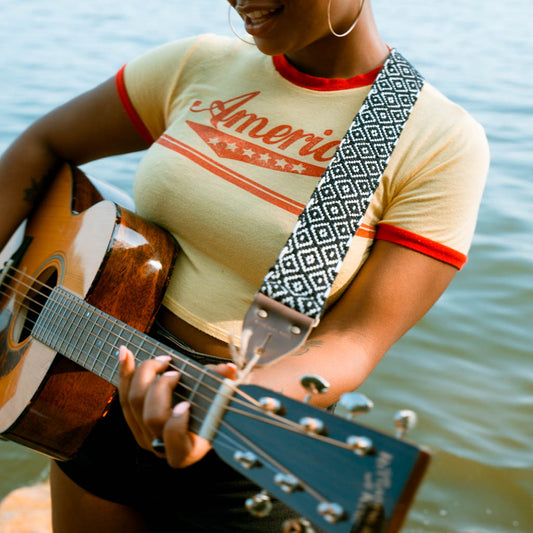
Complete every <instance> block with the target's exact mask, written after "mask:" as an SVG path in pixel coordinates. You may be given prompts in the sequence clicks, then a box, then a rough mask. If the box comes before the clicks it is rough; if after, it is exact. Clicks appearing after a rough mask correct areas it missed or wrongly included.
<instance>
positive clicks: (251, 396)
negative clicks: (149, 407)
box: [0, 165, 430, 533]
mask: <svg viewBox="0 0 533 533" xmlns="http://www.w3.org/2000/svg"><path fill="white" fill-rule="evenodd" d="M176 254H177V247H176V244H175V241H174V240H173V238H172V237H171V236H170V235H169V234H168V233H166V232H165V231H163V230H162V229H160V228H159V227H157V226H156V225H154V224H152V223H150V222H148V221H146V220H144V219H142V218H141V217H139V216H138V215H136V214H134V213H133V212H131V211H129V210H128V209H125V208H123V207H120V206H119V205H117V204H115V203H113V202H111V201H107V200H103V198H102V196H101V195H100V193H99V192H98V190H97V189H96V188H95V187H94V186H93V185H92V183H91V182H90V180H89V179H88V178H87V177H86V176H85V175H84V174H83V173H82V172H81V171H80V170H79V169H77V168H74V167H71V166H68V165H65V166H64V167H63V168H61V170H60V171H59V172H58V173H57V176H56V178H55V179H54V181H53V183H52V185H51V187H50V189H49V190H48V191H47V193H46V195H45V197H44V198H43V199H42V201H41V202H40V203H39V205H38V207H37V209H36V210H35V211H34V212H33V213H32V215H31V216H30V218H29V219H28V220H27V224H26V228H25V232H24V235H23V237H22V239H21V243H20V246H19V247H18V249H17V251H16V252H15V253H13V254H12V255H11V257H10V258H9V259H8V260H7V261H6V262H5V264H4V265H3V268H2V270H1V272H0V434H1V436H2V437H3V438H5V439H9V440H12V441H14V442H18V443H20V444H22V445H24V446H27V447H29V448H32V449H33V450H37V451H39V452H41V453H44V454H46V455H49V456H51V457H53V458H56V459H59V460H65V459H69V458H71V457H73V456H74V455H75V454H76V452H77V450H78V449H79V448H80V446H81V444H82V443H83V441H84V440H85V439H86V437H87V436H88V434H89V433H90V432H91V430H92V429H93V427H94V425H95V424H96V423H97V422H98V420H100V419H101V418H102V417H103V416H105V414H106V412H107V410H108V409H109V406H110V404H111V402H113V401H114V400H115V396H116V385H117V382H118V370H117V367H118V357H117V355H118V347H119V346H120V345H122V344H126V345H127V346H128V347H130V349H131V350H132V351H133V353H134V354H135V357H136V359H137V360H138V361H142V360H145V359H147V358H151V357H154V356H157V355H163V354H165V355H171V357H172V358H173V363H172V366H173V367H175V368H177V369H178V370H179V372H180V373H181V379H180V384H179V386H178V387H177V389H176V390H175V393H174V394H175V400H176V401H179V400H183V399H186V400H188V401H189V402H190V403H191V422H190V426H191V427H190V429H191V430H192V431H194V432H196V433H199V434H202V435H206V436H207V437H208V438H209V439H210V440H211V442H212V444H213V447H214V449H215V451H216V452H217V453H218V454H219V455H220V457H221V458H222V459H223V460H224V461H226V462H227V463H228V464H230V465H231V466H232V467H233V468H235V469H236V470H238V471H239V472H241V473H242V474H243V475H245V476H247V477H248V478H250V479H251V480H252V481H254V482H255V483H257V484H258V485H259V486H260V487H262V488H263V489H264V491H262V492H260V493H259V494H258V495H257V496H256V497H255V498H251V499H250V500H249V501H247V502H246V505H247V507H248V508H249V510H250V512H251V513H252V514H253V515H255V516H261V515H262V514H264V513H265V512H268V507H269V500H268V495H267V493H268V494H271V495H273V496H275V497H277V498H279V499H280V500H282V501H284V502H286V503H287V504H288V505H289V506H290V507H292V508H293V509H294V510H295V511H296V512H297V513H298V514H299V515H302V517H305V518H295V519H294V520H293V521H289V523H287V524H286V525H285V526H284V527H285V528H286V531H308V532H311V531H315V528H318V530H320V531H327V532H345V533H348V532H350V531H352V532H356V531H357V532H378V531H379V532H394V531H399V529H400V528H401V525H402V523H403V521H404V518H405V516H406V513H407V511H408V509H409V506H410V504H411V503H412V500H413V498H414V495H415V493H416V490H417V488H418V486H419V484H420V482H421V480H422V477H423V474H424V472H425V470H426V468H427V465H428V462H429V458H430V456H429V453H428V452H427V451H426V450H424V449H421V448H419V447H417V446H415V445H413V444H410V443H408V442H405V441H404V440H400V439H398V438H395V437H392V436H388V435H385V434H383V433H381V432H378V431H375V430H373V429H370V428H367V427H365V426H362V425H360V424H358V423H355V422H353V421H351V420H346V419H344V418H341V417H339V416H336V415H333V414H331V413H328V412H326V411H323V410H321V409H317V408H314V407H311V406H310V405H308V404H305V403H301V402H297V401H295V400H292V399H289V398H287V397H284V396H283V395H281V394H278V393H275V392H273V391H270V390H268V389H265V388H262V387H258V386H252V385H242V386H239V387H235V386H234V385H233V384H232V383H230V382H228V380H223V379H222V378H221V377H220V376H218V375H217V374H214V373H212V372H210V371H208V370H207V369H206V368H205V367H203V366H202V365H200V364H198V363H196V362H195V361H193V360H190V359H188V358H187V357H186V356H184V355H183V354H181V353H179V352H178V351H176V350H171V349H170V348H168V347H167V346H165V345H164V344H162V343H161V342H158V341H156V340H154V339H152V338H150V337H149V336H148V335H147V333H146V332H147V331H149V329H150V326H151V324H152V322H153V320H154V318H155V315H156V313H157V311H158V308H159V305H160V302H161V299H162V296H163V294H164V291H165V288H166V286H167V283H168V279H169V277H170V274H171V271H172V266H173V263H174V260H175V257H176Z"/></svg>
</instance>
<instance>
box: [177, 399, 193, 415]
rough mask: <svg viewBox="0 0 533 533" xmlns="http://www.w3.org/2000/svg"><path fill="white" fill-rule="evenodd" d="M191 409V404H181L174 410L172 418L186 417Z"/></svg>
mask: <svg viewBox="0 0 533 533" xmlns="http://www.w3.org/2000/svg"><path fill="white" fill-rule="evenodd" d="M190 408H191V404H190V403H189V402H180V403H178V404H176V405H175V406H174V409H172V416H181V415H184V414H185V413H186V412H187V411H188V410H189V409H190Z"/></svg>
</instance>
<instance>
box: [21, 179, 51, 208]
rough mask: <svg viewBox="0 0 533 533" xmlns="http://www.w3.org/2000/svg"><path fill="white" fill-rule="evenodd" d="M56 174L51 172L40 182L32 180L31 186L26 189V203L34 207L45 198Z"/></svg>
mask: <svg viewBox="0 0 533 533" xmlns="http://www.w3.org/2000/svg"><path fill="white" fill-rule="evenodd" d="M54 174H55V172H54V171H50V172H48V173H47V174H45V175H44V176H43V177H42V178H41V179H40V180H36V179H35V178H31V185H30V186H29V187H28V188H27V189H24V201H25V202H27V203H29V204H30V205H32V206H33V205H36V204H37V203H38V202H39V200H40V199H41V197H42V196H43V194H44V192H45V190H46V187H47V186H48V184H49V183H50V181H51V179H52V177H53V176H54Z"/></svg>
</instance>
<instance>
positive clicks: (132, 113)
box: [115, 65, 154, 145]
mask: <svg viewBox="0 0 533 533" xmlns="http://www.w3.org/2000/svg"><path fill="white" fill-rule="evenodd" d="M125 69H126V65H124V66H123V67H122V68H121V69H120V70H119V71H118V72H117V74H116V76H115V84H116V87H117V93H118V97H119V98H120V101H121V103H122V106H123V107H124V110H125V111H126V114H127V115H128V117H129V119H130V120H131V123H132V124H133V126H134V127H135V129H136V130H137V132H138V133H139V135H140V136H141V137H142V138H143V139H144V140H145V141H146V143H147V144H148V145H151V144H153V142H154V139H153V137H152V135H151V134H150V132H149V131H148V128H147V127H146V126H145V125H144V122H143V121H142V120H141V117H140V116H139V115H138V113H137V111H136V110H135V108H134V107H133V104H132V103H131V100H130V97H129V96H128V91H127V89H126V83H125V81H124V70H125Z"/></svg>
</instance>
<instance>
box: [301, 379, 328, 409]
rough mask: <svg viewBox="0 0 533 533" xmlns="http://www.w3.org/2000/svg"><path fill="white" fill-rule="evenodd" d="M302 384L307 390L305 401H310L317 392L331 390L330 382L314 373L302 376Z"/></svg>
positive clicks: (321, 392) (322, 392)
mask: <svg viewBox="0 0 533 533" xmlns="http://www.w3.org/2000/svg"><path fill="white" fill-rule="evenodd" d="M300 385H301V386H302V387H303V388H304V389H305V390H306V391H307V394H306V395H305V398H304V403H309V401H310V400H311V398H312V397H313V396H314V395H315V394H325V393H326V392H328V390H329V383H328V382H327V381H326V380H325V379H324V378H321V377H320V376H316V375H314V374H304V375H303V376H302V377H301V378H300Z"/></svg>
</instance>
